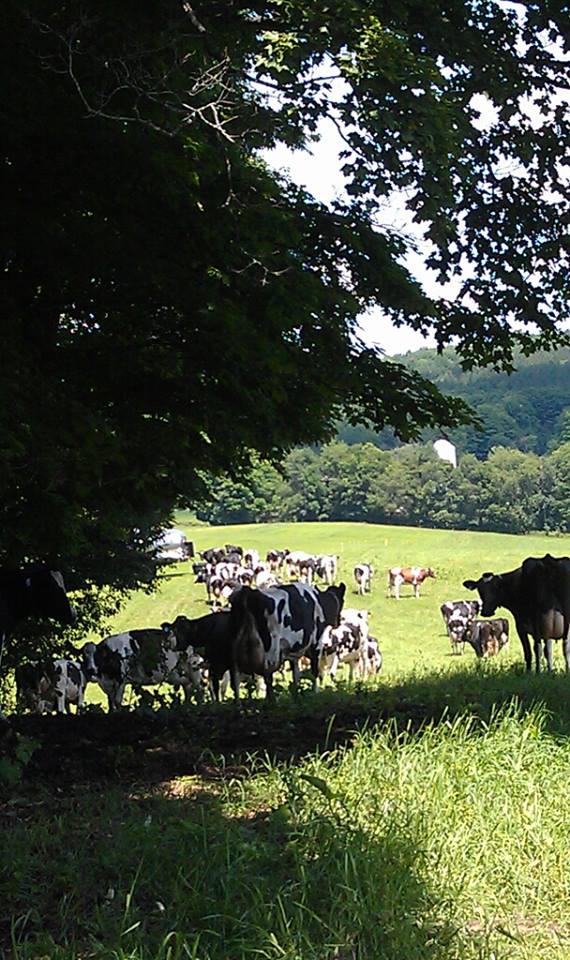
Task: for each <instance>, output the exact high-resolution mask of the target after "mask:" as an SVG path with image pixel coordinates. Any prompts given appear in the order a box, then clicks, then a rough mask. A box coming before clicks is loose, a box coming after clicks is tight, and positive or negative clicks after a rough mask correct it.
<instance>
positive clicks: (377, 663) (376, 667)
mask: <svg viewBox="0 0 570 960" xmlns="http://www.w3.org/2000/svg"><path fill="white" fill-rule="evenodd" d="M366 655H367V658H368V673H370V674H374V673H380V671H381V669H382V663H383V657H382V652H381V650H380V646H379V644H378V641H377V640H376V638H375V637H371V636H369V637H368V642H367V645H366Z"/></svg>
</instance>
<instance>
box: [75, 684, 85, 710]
mask: <svg viewBox="0 0 570 960" xmlns="http://www.w3.org/2000/svg"><path fill="white" fill-rule="evenodd" d="M84 706H85V687H79V690H78V691H77V713H81V711H82V710H83V707H84Z"/></svg>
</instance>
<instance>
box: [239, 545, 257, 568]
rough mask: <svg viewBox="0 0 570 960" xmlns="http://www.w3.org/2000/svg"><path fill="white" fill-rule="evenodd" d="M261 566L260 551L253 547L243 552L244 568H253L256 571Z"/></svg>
mask: <svg viewBox="0 0 570 960" xmlns="http://www.w3.org/2000/svg"><path fill="white" fill-rule="evenodd" d="M258 564H259V551H258V550H255V549H254V548H253V547H247V548H246V549H245V550H244V552H243V565H244V567H252V568H253V569H255V567H257V566H258Z"/></svg>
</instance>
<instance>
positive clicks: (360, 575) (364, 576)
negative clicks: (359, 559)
mask: <svg viewBox="0 0 570 960" xmlns="http://www.w3.org/2000/svg"><path fill="white" fill-rule="evenodd" d="M373 575H374V570H373V568H372V567H371V565H370V564H369V563H357V564H356V566H355V568H354V579H355V580H356V588H357V593H359V594H360V595H361V596H364V594H365V593H371V592H372V577H373Z"/></svg>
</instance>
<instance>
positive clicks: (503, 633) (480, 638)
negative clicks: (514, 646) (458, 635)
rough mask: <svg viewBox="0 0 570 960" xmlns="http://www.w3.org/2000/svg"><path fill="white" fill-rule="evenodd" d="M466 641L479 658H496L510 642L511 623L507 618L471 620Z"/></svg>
mask: <svg viewBox="0 0 570 960" xmlns="http://www.w3.org/2000/svg"><path fill="white" fill-rule="evenodd" d="M465 639H466V640H467V641H468V643H470V644H471V646H472V647H473V649H474V651H475V653H476V654H477V656H478V657H495V656H496V655H497V654H498V653H499V651H500V650H502V649H503V647H506V646H507V644H508V642H509V621H508V620H506V619H505V617H497V618H496V619H495V620H471V621H470V623H469V626H468V627H467V632H466V634H465Z"/></svg>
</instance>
